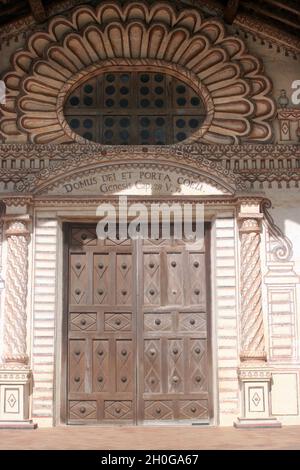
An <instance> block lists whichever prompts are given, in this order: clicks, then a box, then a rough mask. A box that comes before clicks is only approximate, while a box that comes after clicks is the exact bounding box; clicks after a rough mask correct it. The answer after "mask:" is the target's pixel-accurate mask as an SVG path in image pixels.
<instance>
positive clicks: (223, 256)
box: [212, 217, 239, 421]
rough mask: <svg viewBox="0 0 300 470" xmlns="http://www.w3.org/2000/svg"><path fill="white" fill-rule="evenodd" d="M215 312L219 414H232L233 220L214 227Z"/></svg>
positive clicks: (235, 401)
mask: <svg viewBox="0 0 300 470" xmlns="http://www.w3.org/2000/svg"><path fill="white" fill-rule="evenodd" d="M215 236H216V240H215V252H214V250H212V257H213V258H215V260H212V262H214V263H215V279H216V281H215V282H216V289H215V308H216V320H215V323H216V338H217V375H218V377H217V379H218V393H219V412H220V418H221V421H222V414H224V415H226V414H236V413H238V406H239V384H238V378H237V366H238V363H239V357H238V317H237V311H238V306H237V295H236V294H237V280H236V263H237V260H236V248H235V225H234V219H233V218H232V217H231V218H217V219H216V223H215Z"/></svg>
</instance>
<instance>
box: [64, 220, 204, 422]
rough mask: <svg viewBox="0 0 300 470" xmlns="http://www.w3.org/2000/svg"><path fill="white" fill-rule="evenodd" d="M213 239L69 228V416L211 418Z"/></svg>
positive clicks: (132, 419)
mask: <svg viewBox="0 0 300 470" xmlns="http://www.w3.org/2000/svg"><path fill="white" fill-rule="evenodd" d="M205 247H206V245H205V243H204V242H203V243H198V244H197V245H196V244H194V245H192V244H188V243H187V242H185V241H183V240H180V241H178V240H172V239H171V240H155V241H151V240H144V241H141V240H139V241H131V240H129V239H128V240H125V241H117V240H105V241H102V240H98V239H97V236H96V229H95V227H94V226H83V225H70V226H69V227H68V380H67V388H68V398H67V416H68V422H69V423H76V424H92V423H104V424H105V423H110V422H119V423H138V422H139V423H142V422H151V421H162V422H166V423H170V422H172V421H177V420H187V421H192V422H197V421H200V422H202V421H207V420H208V419H209V417H210V400H211V394H210V391H209V384H210V380H209V367H208V362H209V343H208V329H209V317H208V311H207V285H206V278H207V263H208V258H207V255H206V253H205Z"/></svg>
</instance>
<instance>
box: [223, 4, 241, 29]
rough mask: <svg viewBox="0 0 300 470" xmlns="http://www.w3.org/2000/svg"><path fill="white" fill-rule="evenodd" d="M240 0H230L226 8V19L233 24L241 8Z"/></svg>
mask: <svg viewBox="0 0 300 470" xmlns="http://www.w3.org/2000/svg"><path fill="white" fill-rule="evenodd" d="M239 4H240V0H228V1H227V5H226V7H225V10H224V20H225V21H226V23H228V24H232V23H233V22H234V19H235V17H236V15H237V12H238V9H239Z"/></svg>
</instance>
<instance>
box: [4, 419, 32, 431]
mask: <svg viewBox="0 0 300 470" xmlns="http://www.w3.org/2000/svg"><path fill="white" fill-rule="evenodd" d="M37 427H38V426H37V423H34V422H33V421H32V420H31V419H30V420H29V419H28V420H25V421H0V429H36V428H37Z"/></svg>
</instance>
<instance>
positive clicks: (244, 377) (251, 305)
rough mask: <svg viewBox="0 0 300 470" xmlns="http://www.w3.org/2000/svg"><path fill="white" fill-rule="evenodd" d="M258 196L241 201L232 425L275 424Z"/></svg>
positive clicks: (261, 215)
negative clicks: (237, 389)
mask: <svg viewBox="0 0 300 470" xmlns="http://www.w3.org/2000/svg"><path fill="white" fill-rule="evenodd" d="M260 203H261V199H259V198H258V199H255V198H254V199H250V198H249V200H247V199H245V200H243V201H241V204H240V212H239V216H238V218H239V222H240V225H239V232H240V293H241V299H240V305H241V312H240V361H241V363H240V367H239V369H238V376H239V381H240V386H241V393H242V417H241V418H238V419H237V421H236V422H235V423H234V424H235V426H236V427H278V426H281V424H280V423H279V422H278V421H277V420H276V419H274V418H272V417H271V410H270V393H271V381H272V372H271V369H270V368H269V367H268V364H267V354H266V345H265V332H264V320H263V304H262V271H261V246H260V243H261V234H260V232H261V220H262V218H263V214H262V213H261V212H260Z"/></svg>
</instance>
